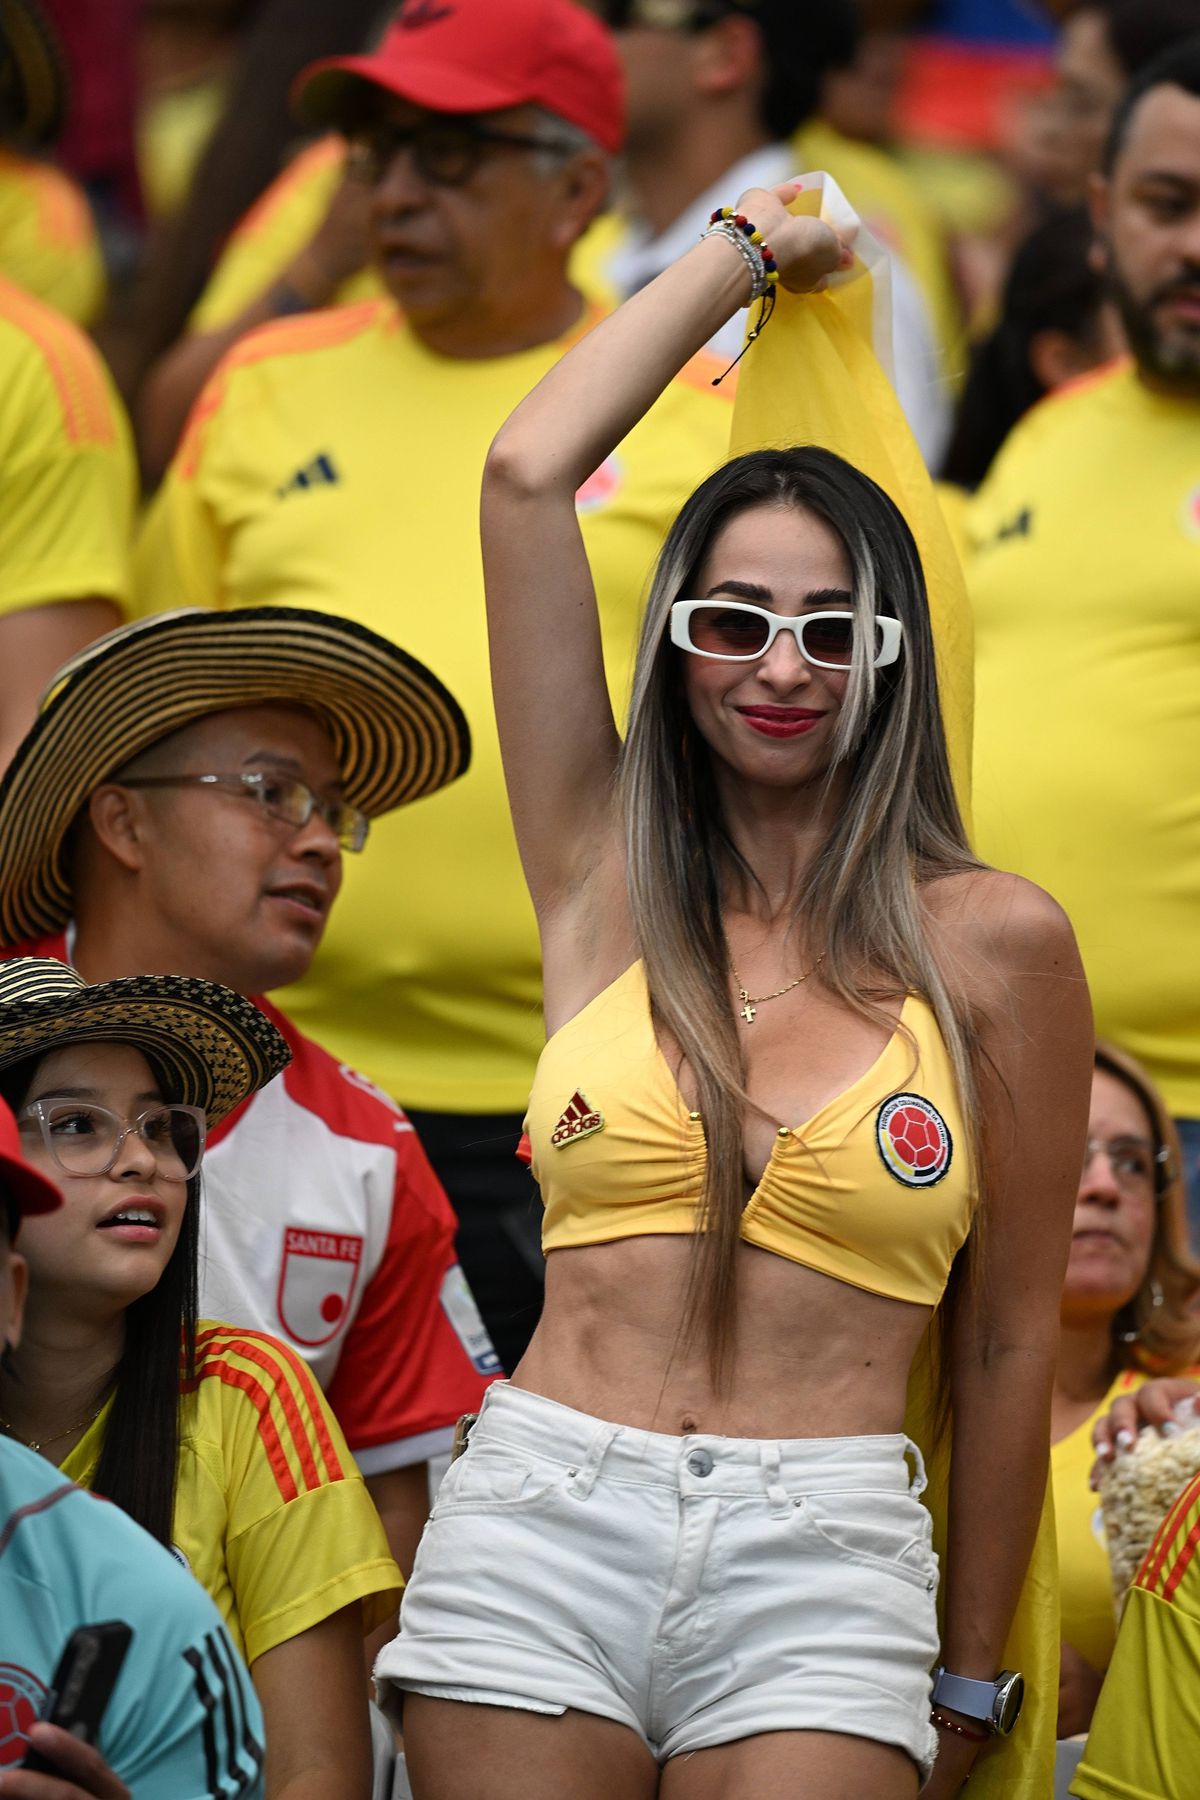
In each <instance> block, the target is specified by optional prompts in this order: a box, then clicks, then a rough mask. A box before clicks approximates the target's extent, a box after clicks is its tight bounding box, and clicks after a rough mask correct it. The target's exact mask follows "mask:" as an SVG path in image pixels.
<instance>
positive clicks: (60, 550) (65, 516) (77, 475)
mask: <svg viewBox="0 0 1200 1800" xmlns="http://www.w3.org/2000/svg"><path fill="white" fill-rule="evenodd" d="M0 392H2V393H3V395H4V406H3V409H2V411H0V613H6V612H15V611H17V610H18V609H19V608H22V607H28V606H41V605H44V604H46V603H47V602H49V601H54V600H83V599H89V598H92V597H99V598H103V599H110V600H115V601H117V603H118V604H121V605H123V604H124V603H125V601H126V600H127V599H128V594H129V549H130V537H131V533H132V528H133V508H134V499H135V495H136V491H137V475H136V469H135V465H134V458H133V447H132V441H131V438H130V433H129V427H128V423H127V421H126V419H125V413H124V408H123V407H122V405H121V402H120V400H119V399H118V397H117V393H116V390H115V388H114V387H113V384H112V382H111V380H110V379H109V376H108V371H107V370H106V369H105V367H104V364H103V362H102V361H101V359H100V356H99V353H98V352H97V351H96V349H95V348H94V346H93V345H92V344H91V343H90V342H89V341H88V339H87V338H86V337H85V336H84V335H83V333H82V332H81V331H80V330H79V329H78V328H77V327H76V326H74V325H72V323H71V321H70V320H69V319H66V318H64V317H63V316H62V315H61V314H60V313H57V312H55V311H53V310H52V309H51V308H50V307H48V306H43V304H42V303H41V301H40V300H35V299H34V298H33V297H32V295H30V294H27V293H25V292H24V291H23V290H22V289H21V288H19V287H16V286H14V285H13V283H12V282H10V281H5V280H4V279H3V278H2V277H0Z"/></svg>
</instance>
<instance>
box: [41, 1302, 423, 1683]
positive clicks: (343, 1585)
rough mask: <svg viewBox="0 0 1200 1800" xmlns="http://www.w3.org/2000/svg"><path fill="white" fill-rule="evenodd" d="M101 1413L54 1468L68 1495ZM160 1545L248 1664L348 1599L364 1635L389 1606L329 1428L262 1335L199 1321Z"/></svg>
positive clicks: (348, 1463)
mask: <svg viewBox="0 0 1200 1800" xmlns="http://www.w3.org/2000/svg"><path fill="white" fill-rule="evenodd" d="M111 1410H112V1402H111V1401H110V1402H109V1403H108V1404H107V1405H106V1406H105V1408H104V1410H103V1411H102V1412H101V1414H100V1416H99V1418H98V1419H96V1420H95V1422H94V1423H93V1424H92V1425H91V1426H90V1427H89V1429H88V1430H87V1432H86V1433H85V1434H84V1436H83V1437H82V1438H81V1439H80V1441H79V1443H78V1444H77V1445H76V1446H75V1449H74V1450H73V1451H72V1452H71V1454H70V1455H69V1456H68V1457H67V1458H66V1460H65V1462H64V1463H63V1464H62V1470H63V1473H64V1474H65V1475H69V1476H70V1477H71V1479H72V1480H73V1481H77V1482H78V1483H79V1484H80V1486H81V1487H90V1485H91V1483H92V1480H93V1479H94V1476H95V1472H96V1465H97V1463H98V1462H99V1459H100V1451H101V1448H102V1446H103V1442H104V1433H105V1431H106V1430H107V1429H108V1421H109V1417H110V1416H111ZM172 1538H173V1542H172V1548H173V1549H174V1550H175V1552H176V1554H177V1555H178V1556H179V1558H180V1560H181V1561H182V1562H184V1563H185V1564H186V1565H187V1567H188V1568H189V1569H190V1570H191V1572H192V1574H193V1575H194V1576H195V1577H196V1579H197V1581H199V1583H200V1584H201V1586H202V1587H204V1588H205V1589H207V1591H208V1593H209V1594H210V1595H211V1596H212V1598H213V1600H214V1601H215V1602H216V1605H217V1610H218V1612H219V1613H220V1614H221V1618H222V1620H223V1621H224V1623H225V1626H226V1628H227V1630H228V1632H229V1635H230V1637H231V1638H232V1639H233V1641H234V1643H235V1644H236V1645H237V1647H238V1649H239V1650H240V1651H241V1652H242V1654H243V1655H244V1656H245V1658H246V1660H247V1661H248V1662H250V1663H253V1662H254V1661H255V1659H256V1658H257V1657H259V1656H262V1655H263V1654H264V1653H265V1652H266V1651H268V1650H271V1649H273V1648H274V1647H275V1645H276V1644H281V1643H284V1642H286V1640H287V1639H288V1638H293V1637H296V1636H298V1635H299V1633H300V1632H302V1631H307V1630H308V1628H309V1627H310V1626H312V1625H317V1624H319V1623H320V1622H321V1620H322V1619H326V1618H329V1617H331V1615H332V1614H334V1613H336V1612H340V1611H341V1609H342V1608H343V1607H345V1606H349V1605H351V1604H352V1603H353V1602H355V1601H358V1602H360V1603H361V1607H362V1624H363V1632H364V1634H366V1633H367V1632H369V1631H373V1630H374V1628H375V1627H376V1626H377V1625H380V1624H382V1623H383V1621H384V1620H385V1619H387V1618H390V1617H392V1616H393V1615H394V1613H395V1612H396V1609H397V1607H398V1605H399V1600H400V1589H401V1586H402V1581H401V1576H400V1571H399V1569H398V1568H397V1567H396V1565H395V1563H394V1562H393V1561H392V1558H391V1556H390V1555H389V1553H388V1546H387V1539H386V1538H385V1536H384V1532H383V1526H382V1525H381V1524H380V1521H379V1515H378V1513H377V1512H376V1511H375V1507H374V1504H373V1502H372V1500H371V1497H370V1495H369V1494H368V1493H367V1490H366V1487H365V1485H364V1483H363V1479H362V1477H361V1476H360V1475H359V1473H358V1471H357V1469H356V1468H355V1465H354V1459H353V1458H352V1456H351V1455H350V1452H349V1450H348V1449H347V1448H346V1442H345V1439H344V1438H343V1436H342V1434H341V1431H340V1430H339V1428H338V1424H337V1421H336V1420H335V1418H334V1416H333V1413H332V1412H331V1410H330V1408H329V1406H328V1404H327V1402H326V1401H325V1399H324V1397H323V1396H322V1394H321V1390H320V1388H319V1387H318V1386H317V1383H316V1379H315V1377H314V1375H313V1373H312V1371H311V1369H309V1367H308V1365H307V1364H306V1363H304V1362H303V1361H302V1360H301V1358H300V1357H299V1356H297V1355H296V1353H295V1352H294V1351H293V1350H292V1349H291V1348H290V1347H289V1346H288V1345H286V1344H283V1343H281V1342H280V1341H279V1339H277V1338H272V1337H269V1336H268V1335H267V1334H266V1333H265V1332H261V1331H245V1330H241V1329H240V1328H238V1327H236V1326H233V1325H221V1324H216V1323H213V1322H212V1321H205V1322H203V1323H202V1324H201V1326H200V1330H199V1333H198V1337H197V1353H196V1369H195V1374H194V1375H193V1376H192V1377H191V1378H190V1379H189V1380H186V1381H185V1382H184V1383H183V1387H182V1393H181V1398H180V1443H179V1462H178V1474H177V1486H176V1491H175V1518H174V1526H173V1532H172Z"/></svg>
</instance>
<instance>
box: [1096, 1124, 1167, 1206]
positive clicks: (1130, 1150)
mask: <svg viewBox="0 0 1200 1800" xmlns="http://www.w3.org/2000/svg"><path fill="white" fill-rule="evenodd" d="M1168 1155H1169V1152H1168V1151H1167V1149H1166V1147H1165V1145H1164V1147H1163V1148H1162V1149H1161V1150H1155V1149H1154V1148H1153V1146H1152V1145H1151V1144H1149V1143H1146V1142H1144V1141H1143V1140H1142V1139H1141V1138H1109V1139H1107V1140H1105V1139H1104V1138H1089V1139H1088V1141H1087V1143H1086V1144H1085V1145H1084V1147H1083V1172H1084V1174H1085V1175H1086V1174H1087V1172H1088V1169H1089V1168H1090V1167H1091V1163H1092V1158H1093V1157H1094V1156H1105V1157H1107V1159H1108V1166H1109V1168H1110V1169H1111V1170H1112V1175H1113V1180H1114V1181H1115V1182H1116V1184H1117V1186H1118V1188H1120V1190H1121V1192H1122V1193H1126V1194H1135V1195H1144V1194H1146V1193H1147V1192H1149V1193H1157V1192H1158V1190H1159V1188H1160V1187H1161V1186H1162V1183H1163V1180H1164V1178H1165V1175H1166V1164H1167V1159H1168Z"/></svg>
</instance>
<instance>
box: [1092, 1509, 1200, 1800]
mask: <svg viewBox="0 0 1200 1800" xmlns="http://www.w3.org/2000/svg"><path fill="white" fill-rule="evenodd" d="M1198 1771H1200V1475H1196V1476H1194V1477H1193V1478H1192V1480H1191V1481H1189V1482H1188V1484H1187V1486H1186V1487H1185V1488H1184V1490H1183V1492H1182V1493H1181V1494H1180V1495H1179V1497H1178V1499H1177V1500H1176V1502H1175V1504H1174V1506H1173V1507H1172V1508H1171V1510H1170V1512H1169V1513H1168V1514H1167V1516H1166V1518H1165V1519H1164V1520H1163V1523H1162V1525H1161V1526H1160V1527H1159V1530H1158V1534H1157V1536H1156V1537H1155V1539H1154V1542H1153V1543H1152V1544H1151V1546H1150V1549H1149V1551H1148V1552H1147V1554H1146V1557H1145V1560H1144V1561H1143V1563H1142V1566H1141V1568H1140V1569H1139V1570H1138V1573H1137V1576H1136V1578H1135V1580H1134V1583H1133V1586H1132V1587H1131V1588H1130V1590H1129V1597H1128V1599H1127V1601H1126V1603H1125V1612H1124V1616H1123V1617H1122V1620H1121V1629H1120V1631H1119V1632H1118V1633H1117V1645H1116V1649H1115V1650H1114V1652H1113V1658H1112V1662H1111V1663H1110V1665H1109V1670H1108V1675H1107V1677H1106V1679H1105V1682H1104V1687H1103V1689H1102V1690H1101V1694H1100V1699H1099V1702H1098V1704H1097V1706H1096V1712H1095V1716H1094V1718H1093V1720H1092V1729H1091V1732H1090V1734H1089V1736H1088V1741H1087V1748H1086V1749H1085V1751H1084V1754H1083V1760H1082V1762H1081V1763H1080V1765H1079V1769H1078V1771H1077V1772H1076V1775H1075V1779H1074V1781H1073V1782H1072V1784H1071V1792H1072V1793H1073V1794H1075V1795H1078V1796H1079V1800H1191V1796H1192V1795H1194V1794H1196V1793H1197V1792H1198V1791H1200V1775H1198Z"/></svg>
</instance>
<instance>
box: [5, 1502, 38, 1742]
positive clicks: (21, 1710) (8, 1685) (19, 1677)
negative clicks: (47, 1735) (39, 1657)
mask: <svg viewBox="0 0 1200 1800" xmlns="http://www.w3.org/2000/svg"><path fill="white" fill-rule="evenodd" d="M17 1516H18V1517H19V1516H20V1515H19V1514H18V1515H17ZM45 1705H46V1685H45V1683H44V1682H43V1681H41V1680H40V1679H39V1677H38V1676H36V1675H35V1674H34V1673H33V1671H32V1670H31V1669H26V1668H25V1667H24V1666H23V1665H22V1664H21V1663H10V1662H0V1769H11V1768H15V1766H16V1765H17V1764H18V1763H19V1762H20V1761H21V1760H22V1758H23V1757H24V1755H25V1751H26V1749H27V1747H28V1744H29V1733H30V1732H31V1730H32V1729H33V1727H34V1726H35V1725H36V1724H37V1722H38V1720H39V1719H40V1718H41V1716H42V1712H43V1709H44V1707H45Z"/></svg>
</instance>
